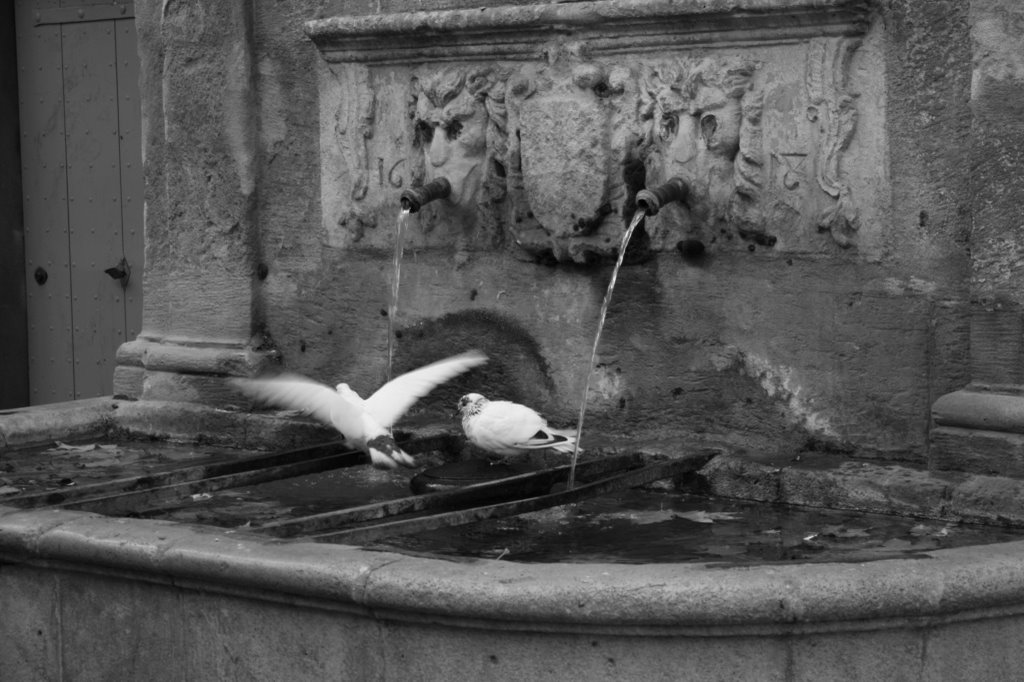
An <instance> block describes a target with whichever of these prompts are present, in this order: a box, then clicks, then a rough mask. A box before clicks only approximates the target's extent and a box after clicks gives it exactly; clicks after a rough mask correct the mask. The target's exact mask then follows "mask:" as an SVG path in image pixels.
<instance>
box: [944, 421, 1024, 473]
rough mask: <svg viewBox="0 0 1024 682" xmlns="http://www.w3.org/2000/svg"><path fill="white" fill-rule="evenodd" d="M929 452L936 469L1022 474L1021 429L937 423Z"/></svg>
mask: <svg viewBox="0 0 1024 682" xmlns="http://www.w3.org/2000/svg"><path fill="white" fill-rule="evenodd" d="M929 456H930V458H931V463H932V467H933V468H935V469H937V470H939V471H966V472H969V473H974V474H986V475H993V476H994V475H1000V476H1014V477H1018V478H1024V433H1007V432H1004V431H983V430H979V429H964V428H956V427H950V426H939V427H936V428H934V429H932V432H931V452H930V455H929Z"/></svg>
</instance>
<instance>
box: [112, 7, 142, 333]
mask: <svg viewBox="0 0 1024 682" xmlns="http://www.w3.org/2000/svg"><path fill="white" fill-rule="evenodd" d="M116 24H117V28H116V33H117V45H116V49H117V102H118V114H117V120H118V128H119V130H120V131H121V140H120V141H121V145H120V153H121V241H122V245H123V247H124V256H125V258H126V259H128V264H129V265H131V267H132V275H131V278H130V279H129V281H128V288H127V289H126V290H125V328H126V334H127V338H128V340H129V341H130V340H132V339H134V338H135V337H137V336H138V335H139V332H141V331H142V266H143V260H144V258H145V256H144V244H143V241H142V219H143V214H142V205H143V189H144V181H143V174H142V106H141V103H140V100H139V51H138V39H137V33H136V30H135V20H134V19H124V20H120V21H117V22H116Z"/></svg>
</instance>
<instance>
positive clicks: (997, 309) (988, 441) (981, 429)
mask: <svg viewBox="0 0 1024 682" xmlns="http://www.w3.org/2000/svg"><path fill="white" fill-rule="evenodd" d="M970 22H971V38H972V42H973V52H974V60H973V77H972V83H971V111H972V130H971V147H972V149H971V155H970V159H969V162H970V163H971V168H972V176H971V177H972V180H971V182H972V188H971V189H972V196H973V205H972V211H971V213H972V224H971V259H972V265H973V267H972V277H971V298H972V305H973V313H972V319H971V349H970V358H971V376H972V381H971V383H970V384H969V385H968V386H967V387H966V388H964V389H962V390H960V391H956V392H954V393H950V394H947V395H944V396H942V397H941V398H939V399H938V400H937V401H936V402H935V404H934V406H933V408H932V414H933V420H934V424H935V428H934V429H933V431H932V447H931V455H932V461H933V463H934V465H935V466H936V467H937V468H940V469H956V470H966V471H973V472H977V473H998V474H1006V475H1013V476H1024V208H1022V207H1024V182H1022V180H1021V179H1022V178H1024V31H1022V30H1021V27H1022V26H1024V6H1022V5H1021V3H1020V2H1019V0H973V1H972V3H971V12H970Z"/></svg>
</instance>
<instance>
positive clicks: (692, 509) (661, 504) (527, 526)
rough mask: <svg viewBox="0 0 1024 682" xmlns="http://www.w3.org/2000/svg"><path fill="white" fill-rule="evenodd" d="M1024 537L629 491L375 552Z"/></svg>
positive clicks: (670, 555) (695, 548)
mask: <svg viewBox="0 0 1024 682" xmlns="http://www.w3.org/2000/svg"><path fill="white" fill-rule="evenodd" d="M1022 537H1024V533H1022V532H1021V531H1020V530H1013V529H1005V528H996V527H989V526H977V525H968V524H947V523H944V522H942V521H936V520H929V519H914V518H908V517H900V516H886V515H881V514H864V513H861V512H854V511H836V510H825V509H801V508H797V507H788V506H782V505H769V504H763V503H755V502H747V501H742V500H729V499H721V498H709V497H705V496H701V495H691V494H686V493H678V492H658V491H650V490H641V489H631V490H626V491H622V492H619V493H616V494H612V495H606V496H602V497H599V498H592V499H590V500H586V501H584V502H580V503H578V504H575V505H566V506H562V507H553V508H551V509H546V510H543V511H538V512H532V513H528V514H521V515H519V516H515V517H509V518H504V519H488V520H486V521H481V522H477V523H474V524H471V525H466V526H460V527H457V528H444V529H439V530H435V531H429V532H426V533H419V534H415V535H402V536H396V537H391V538H386V539H385V540H382V541H380V542H377V543H375V544H373V545H371V546H370V547H371V548H374V549H382V550H385V549H386V550H393V551H399V552H409V553H416V554H428V555H432V556H438V557H473V558H487V559H496V558H499V557H500V558H501V559H503V560H508V561H520V562H578V563H586V562H610V563H629V564H641V563H660V562H664V563H675V562H687V561H694V562H723V563H727V564H730V565H734V564H756V563H769V562H802V563H806V562H825V561H850V562H858V561H872V560H877V559H893V558H907V557H920V558H922V559H926V558H927V556H928V554H927V553H928V552H929V551H931V550H937V549H945V548H949V547H959V546H965V545H977V544H986V543H991V542H1003V541H1007V540H1019V539H1021V538H1022Z"/></svg>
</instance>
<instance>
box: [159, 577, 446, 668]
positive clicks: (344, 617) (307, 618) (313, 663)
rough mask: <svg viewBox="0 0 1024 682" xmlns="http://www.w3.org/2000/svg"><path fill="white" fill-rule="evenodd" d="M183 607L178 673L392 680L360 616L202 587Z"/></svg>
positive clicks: (373, 632)
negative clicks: (215, 592) (206, 590)
mask: <svg viewBox="0 0 1024 682" xmlns="http://www.w3.org/2000/svg"><path fill="white" fill-rule="evenodd" d="M181 610H182V612H183V622H182V625H183V630H182V639H183V642H184V651H183V654H184V655H183V658H182V659H181V660H179V661H177V662H176V665H177V666H178V667H179V669H181V670H182V673H183V679H189V680H239V679H246V680H249V679H251V680H289V681H295V682H303V681H307V680H308V681H309V682H316V681H319V680H367V681H368V682H369V681H373V680H384V679H396V678H395V677H393V676H392V675H393V673H392V672H391V671H390V670H389V668H388V667H387V666H386V665H384V661H383V659H384V657H385V655H386V652H385V648H386V647H387V646H388V643H386V642H383V641H382V640H381V638H380V636H379V634H378V632H377V628H374V627H367V624H368V621H366V620H364V619H363V618H361V617H358V616H353V615H351V614H347V613H344V612H341V611H324V610H318V609H313V608H308V607H302V606H299V605H296V604H289V603H274V602H272V601H254V600H247V599H241V598H233V597H228V596H219V595H212V594H208V593H203V592H189V593H187V594H186V595H185V597H184V599H183V600H182V601H181ZM397 646H398V648H400V649H401V648H403V647H404V646H405V645H397ZM456 670H459V668H453V669H450V670H449V671H448V674H449V675H451V674H455V671H456ZM461 672H462V671H461V670H459V673H460V674H461ZM408 679H423V678H422V677H421V676H419V675H413V676H411V677H410V678H408ZM439 679H440V678H439Z"/></svg>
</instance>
